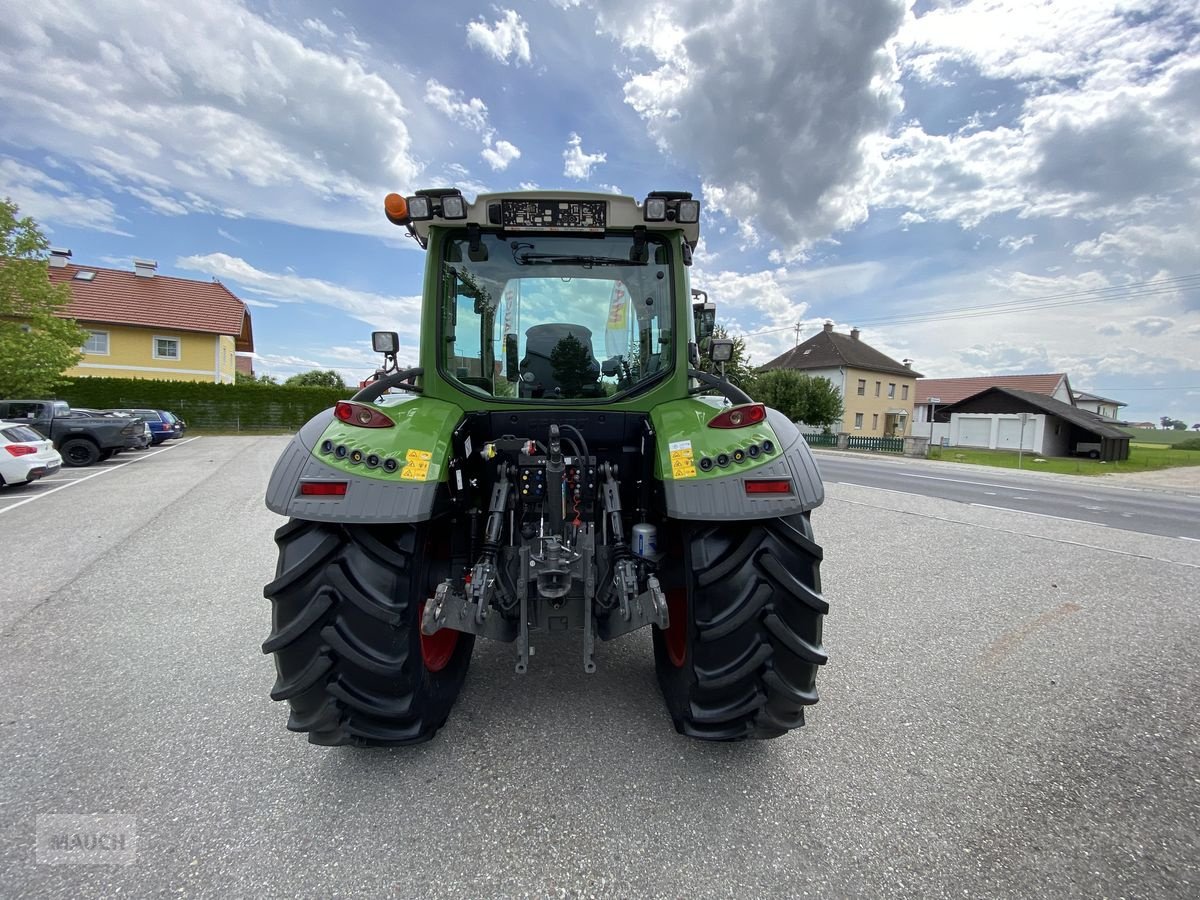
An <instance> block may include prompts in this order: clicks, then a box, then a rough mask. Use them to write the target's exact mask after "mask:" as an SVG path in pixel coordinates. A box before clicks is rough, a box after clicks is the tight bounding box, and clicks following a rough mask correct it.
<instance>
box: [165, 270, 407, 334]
mask: <svg viewBox="0 0 1200 900" xmlns="http://www.w3.org/2000/svg"><path fill="white" fill-rule="evenodd" d="M175 265H176V266H178V267H179V268H181V269H185V270H187V271H191V272H203V273H205V274H206V275H211V276H213V277H214V278H219V279H220V280H222V281H228V282H233V283H235V284H238V285H243V286H245V287H246V288H248V289H249V290H251V291H252V292H254V293H258V294H260V295H262V296H265V297H267V298H268V299H267V301H266V302H268V303H270V302H276V303H284V302H289V301H291V302H294V301H301V302H303V301H311V302H313V303H320V304H323V305H325V306H330V307H333V308H334V309H338V310H341V311H342V312H344V313H346V314H348V315H350V316H353V317H354V318H356V319H358V320H359V321H361V322H366V323H367V324H369V325H371V326H373V327H374V328H377V329H380V330H384V331H397V332H400V333H401V334H405V335H408V336H410V337H412V338H416V337H417V336H418V335H419V333H420V322H421V298H420V296H412V297H386V296H383V295H381V294H374V293H371V292H369V291H358V290H354V289H353V288H348V287H344V286H343V285H340V284H334V283H332V282H329V281H325V280H323V279H320V278H306V277H303V276H300V275H295V274H292V273H290V272H282V273H281V272H267V271H264V270H262V269H258V268H255V267H254V266H253V265H251V264H250V263H248V262H246V260H244V259H241V258H239V257H236V256H229V255H228V254H225V253H208V254H204V255H198V256H185V257H181V258H180V259H178V260H176V262H175ZM260 302H262V301H260ZM414 355H415V352H414Z"/></svg>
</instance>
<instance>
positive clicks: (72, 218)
mask: <svg viewBox="0 0 1200 900" xmlns="http://www.w3.org/2000/svg"><path fill="white" fill-rule="evenodd" d="M0 197H9V198H10V199H12V201H13V202H14V203H16V204H17V206H18V207H20V210H21V214H22V215H25V216H32V217H33V218H34V219H35V220H36V221H37V222H38V224H39V225H52V224H59V225H66V226H69V227H72V228H90V229H92V230H94V231H106V232H108V233H110V234H119V235H127V232H125V231H123V230H122V229H121V227H120V225H119V224H118V223H119V222H122V221H124V217H123V216H121V215H119V214H118V213H117V209H116V207H115V206H114V205H113V204H112V202H111V201H110V200H108V199H106V198H104V197H94V196H87V195H86V194H84V192H83V191H81V190H80V189H78V188H76V187H75V186H74V185H71V184H68V183H67V182H65V181H63V180H61V179H59V178H52V177H51V176H49V175H47V174H46V173H44V172H41V171H39V170H38V169H35V168H33V167H31V166H27V165H25V164H24V163H21V162H18V161H17V160H15V159H12V158H11V157H7V156H2V157H0Z"/></svg>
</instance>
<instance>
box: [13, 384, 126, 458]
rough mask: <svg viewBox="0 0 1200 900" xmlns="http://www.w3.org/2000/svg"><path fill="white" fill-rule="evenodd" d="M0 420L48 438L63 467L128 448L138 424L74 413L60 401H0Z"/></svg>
mask: <svg viewBox="0 0 1200 900" xmlns="http://www.w3.org/2000/svg"><path fill="white" fill-rule="evenodd" d="M0 419H8V420H11V421H15V422H17V423H18V424H21V425H28V426H29V427H30V428H32V429H33V430H34V431H37V432H39V433H40V434H42V435H43V436H44V437H47V438H49V439H50V440H51V441H52V442H53V443H54V449H55V450H57V451H58V452H59V453H61V454H62V461H63V465H65V466H90V465H92V464H93V463H95V462H97V461H99V460H101V459H108V458H109V457H110V456H112V455H113V454H114V453H119V452H120V451H122V450H124V449H125V448H126V447H128V446H130V443H129V442H130V440H131V439H133V438H135V437H136V436H137V435H138V434H139V433H140V432H141V430H142V429H141V428H140V427H139V423H138V422H134V421H132V420H130V419H121V418H117V417H116V416H89V415H85V414H84V413H77V412H75V411H74V410H72V409H71V407H70V406H69V405H68V404H67V403H66V402H65V401H63V400H0Z"/></svg>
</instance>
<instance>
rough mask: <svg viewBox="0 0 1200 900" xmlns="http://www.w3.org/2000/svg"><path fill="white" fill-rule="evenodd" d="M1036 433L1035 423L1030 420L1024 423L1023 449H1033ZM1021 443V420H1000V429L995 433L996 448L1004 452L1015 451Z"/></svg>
mask: <svg viewBox="0 0 1200 900" xmlns="http://www.w3.org/2000/svg"><path fill="white" fill-rule="evenodd" d="M1036 431H1037V422H1036V421H1035V420H1034V419H1033V418H1030V420H1029V421H1028V422H1026V423H1025V449H1026V450H1032V449H1033V437H1034V434H1035V432H1036ZM1020 443H1021V420H1020V419H1001V420H1000V428H999V429H998V430H997V432H996V447H997V448H999V449H1004V450H1016V449H1017V446H1018V445H1019V444H1020Z"/></svg>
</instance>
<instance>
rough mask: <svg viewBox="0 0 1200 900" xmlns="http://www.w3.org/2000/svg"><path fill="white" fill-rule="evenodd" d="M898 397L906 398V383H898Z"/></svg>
mask: <svg viewBox="0 0 1200 900" xmlns="http://www.w3.org/2000/svg"><path fill="white" fill-rule="evenodd" d="M900 399H901V400H907V399H908V385H907V384H902V385H900Z"/></svg>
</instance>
